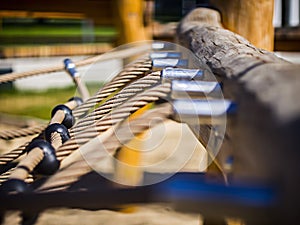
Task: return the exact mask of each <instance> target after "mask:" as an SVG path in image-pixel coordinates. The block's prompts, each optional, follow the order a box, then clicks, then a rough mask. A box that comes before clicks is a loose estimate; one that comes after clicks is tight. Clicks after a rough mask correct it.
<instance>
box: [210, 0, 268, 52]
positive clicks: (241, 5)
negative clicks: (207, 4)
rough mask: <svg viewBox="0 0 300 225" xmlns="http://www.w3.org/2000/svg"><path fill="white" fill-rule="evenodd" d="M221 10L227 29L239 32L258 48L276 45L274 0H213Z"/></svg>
mask: <svg viewBox="0 0 300 225" xmlns="http://www.w3.org/2000/svg"><path fill="white" fill-rule="evenodd" d="M211 2H212V4H213V5H214V6H215V7H216V8H217V9H218V10H220V11H221V14H222V23H223V25H224V27H225V28H226V29H229V30H231V31H233V32H235V33H238V34H240V35H242V36H243V37H245V38H246V39H248V40H249V41H250V42H251V43H252V44H253V45H255V46H256V47H258V48H263V49H266V50H269V51H272V50H273V47H274V27H273V11H274V0H228V1H224V0H211Z"/></svg>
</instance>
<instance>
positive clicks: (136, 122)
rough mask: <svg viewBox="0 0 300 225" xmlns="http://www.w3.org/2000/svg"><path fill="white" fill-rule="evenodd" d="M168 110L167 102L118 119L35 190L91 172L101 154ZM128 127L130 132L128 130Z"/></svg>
mask: <svg viewBox="0 0 300 225" xmlns="http://www.w3.org/2000/svg"><path fill="white" fill-rule="evenodd" d="M171 113H172V107H171V105H170V104H169V103H164V104H162V105H160V106H157V107H156V108H154V109H151V110H148V111H147V112H145V113H144V114H143V115H142V116H140V117H138V118H135V119H133V120H130V121H128V120H125V121H123V122H119V123H118V124H116V125H115V126H114V127H111V128H110V129H109V130H107V131H106V132H104V133H102V134H101V135H99V136H98V137H96V138H94V139H92V140H91V142H89V143H87V144H86V145H85V146H82V147H81V148H80V149H78V151H75V152H74V153H73V154H72V155H70V156H69V157H68V158H66V161H67V160H69V162H68V163H67V164H65V165H63V168H61V169H60V170H59V171H58V172H57V173H56V174H54V175H53V176H51V177H49V178H48V180H47V181H46V182H45V183H44V184H43V185H42V186H41V187H40V188H38V190H37V191H38V192H40V191H42V192H43V191H57V190H65V189H66V188H68V187H69V186H70V185H71V184H72V183H74V182H76V181H77V180H79V179H80V177H81V176H83V175H85V174H87V173H89V172H90V171H92V170H93V168H95V167H94V166H96V165H97V164H98V163H99V162H100V161H101V160H103V159H104V158H105V157H108V155H113V154H114V153H115V151H116V150H117V149H118V148H119V147H121V146H122V145H124V144H126V143H127V142H128V141H130V140H131V139H132V138H133V136H134V135H137V134H139V133H141V132H143V131H145V130H147V129H149V128H150V127H151V126H155V125H156V124H157V123H160V122H161V120H162V119H165V118H167V117H168V116H169V115H170V114H171ZM154 118H160V120H153V119H154ZM128 130H130V131H131V132H128ZM105 151H106V152H105ZM82 156H83V157H82Z"/></svg>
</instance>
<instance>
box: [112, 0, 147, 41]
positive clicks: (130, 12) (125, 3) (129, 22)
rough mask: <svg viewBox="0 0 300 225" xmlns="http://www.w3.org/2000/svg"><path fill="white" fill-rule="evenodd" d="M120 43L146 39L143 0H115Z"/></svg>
mask: <svg viewBox="0 0 300 225" xmlns="http://www.w3.org/2000/svg"><path fill="white" fill-rule="evenodd" d="M115 3H116V16H115V18H116V26H117V28H118V31H119V44H126V43H130V42H136V41H143V40H146V32H145V28H144V25H143V0H135V1H130V0H115Z"/></svg>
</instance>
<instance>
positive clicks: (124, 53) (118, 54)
mask: <svg viewBox="0 0 300 225" xmlns="http://www.w3.org/2000/svg"><path fill="white" fill-rule="evenodd" d="M147 50H150V46H147V45H146V46H140V47H136V48H131V49H125V50H120V51H112V52H109V53H106V54H104V55H97V56H94V57H91V58H88V59H84V60H80V61H78V62H75V65H76V66H77V67H80V66H86V65H89V64H92V63H95V62H98V61H100V60H102V61H104V60H109V59H116V58H126V57H129V56H132V55H134V54H141V53H144V52H146V51H147ZM64 69H65V67H64V65H63V64H61V65H58V66H51V67H47V68H42V69H36V70H32V71H26V72H19V73H9V74H5V75H2V76H1V77H0V83H5V82H8V81H14V80H17V79H21V78H25V77H30V76H36V75H40V74H47V73H54V72H60V71H63V70H64Z"/></svg>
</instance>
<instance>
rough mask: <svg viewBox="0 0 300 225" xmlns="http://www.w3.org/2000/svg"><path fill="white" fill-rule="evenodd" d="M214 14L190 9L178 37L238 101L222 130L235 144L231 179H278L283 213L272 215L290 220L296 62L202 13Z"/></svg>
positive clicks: (295, 176) (299, 200) (299, 86)
mask: <svg viewBox="0 0 300 225" xmlns="http://www.w3.org/2000/svg"><path fill="white" fill-rule="evenodd" d="M217 14H218V13H217V12H216V11H213V10H209V9H201V8H200V9H196V10H194V11H192V12H191V13H190V14H189V15H187V17H185V18H184V19H183V20H182V21H181V24H180V25H179V27H178V37H179V42H180V44H182V45H184V46H185V47H188V48H190V49H191V50H192V51H193V52H194V53H195V54H196V56H197V57H199V59H200V60H202V61H203V62H204V63H206V64H207V65H208V66H209V67H210V68H211V70H212V71H213V72H214V73H215V74H216V75H217V76H219V77H220V79H221V80H222V82H223V84H224V85H223V86H224V89H223V94H224V96H225V97H227V98H231V99H233V100H234V101H236V102H237V103H238V113H237V114H236V115H235V116H234V117H232V119H231V120H230V121H228V122H229V123H228V127H227V131H226V132H227V134H228V136H229V137H230V140H231V141H232V143H233V148H234V149H233V151H234V164H233V168H234V179H233V182H235V181H236V180H247V181H250V180H252V181H256V182H257V181H259V182H263V183H265V184H280V185H278V186H276V187H277V188H279V189H280V191H281V192H280V195H281V197H282V198H281V199H280V206H278V208H279V209H280V212H281V213H282V214H281V215H280V216H279V218H276V221H277V222H278V224H280V223H281V222H283V221H280V220H281V219H284V220H285V223H286V217H288V218H289V219H291V221H294V219H296V218H297V219H299V218H298V217H299V215H298V212H296V211H297V210H296V209H297V208H299V204H300V194H299V188H300V174H299V172H298V171H300V163H299V159H300V152H299V141H298V140H299V137H298V136H299V134H300V102H299V100H298V96H299V91H300V74H299V71H300V66H299V65H294V64H291V63H289V62H287V61H284V60H282V59H281V58H278V57H277V56H276V55H274V54H273V53H272V52H267V51H264V50H261V49H258V48H256V47H254V46H253V45H251V44H250V43H249V42H248V41H247V40H246V39H244V38H243V37H241V36H239V35H237V34H234V33H232V32H230V31H228V30H224V29H223V28H222V27H221V26H220V24H219V22H218V20H216V19H213V20H208V19H207V18H218V15H217ZM213 15H214V16H213ZM203 18H205V19H203ZM221 151H222V150H221ZM275 216H276V215H275V214H274V217H275Z"/></svg>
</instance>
